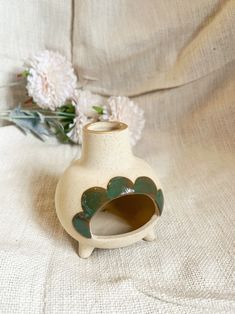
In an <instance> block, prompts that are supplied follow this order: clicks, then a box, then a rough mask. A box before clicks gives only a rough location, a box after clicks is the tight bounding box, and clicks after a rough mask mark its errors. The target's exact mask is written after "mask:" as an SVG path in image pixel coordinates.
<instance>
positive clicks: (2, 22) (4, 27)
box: [0, 0, 72, 109]
mask: <svg viewBox="0 0 235 314" xmlns="http://www.w3.org/2000/svg"><path fill="white" fill-rule="evenodd" d="M71 23H72V1H71V0H59V1H57V0H50V1H48V0H43V1H42V0H20V1H19V0H7V1H4V0H0V108H1V109H3V108H6V107H9V106H11V107H12V106H15V105H16V104H18V103H19V102H23V101H25V97H26V93H25V89H24V88H23V87H21V86H17V87H16V86H14V87H11V88H3V87H4V86H5V85H7V84H9V83H12V82H15V81H17V77H16V75H17V74H19V73H21V72H22V70H23V65H24V62H25V60H27V59H28V58H29V57H31V56H32V55H33V54H35V53H37V52H38V51H41V50H44V49H52V50H56V51H59V52H60V53H62V54H64V55H65V56H66V57H67V58H68V59H70V58H71V26H72V24H71Z"/></svg>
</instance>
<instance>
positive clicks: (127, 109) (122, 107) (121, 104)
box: [108, 96, 145, 146]
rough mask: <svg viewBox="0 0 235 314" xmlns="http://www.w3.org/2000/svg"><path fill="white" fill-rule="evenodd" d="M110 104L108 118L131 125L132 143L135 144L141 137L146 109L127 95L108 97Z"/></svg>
mask: <svg viewBox="0 0 235 314" xmlns="http://www.w3.org/2000/svg"><path fill="white" fill-rule="evenodd" d="M108 104H109V107H110V116H109V118H108V120H109V121H120V122H124V123H126V124H127V125H128V127H129V132H130V138H131V145H133V146H134V145H135V144H136V143H137V141H138V140H139V139H140V138H141V134H142V131H143V128H144V124H145V119H144V111H143V110H142V109H141V108H139V107H138V106H137V105H136V104H135V103H134V102H133V101H132V100H130V99H129V98H128V97H125V96H118V97H115V96H112V97H110V98H109V99H108Z"/></svg>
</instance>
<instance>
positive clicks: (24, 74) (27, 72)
mask: <svg viewBox="0 0 235 314" xmlns="http://www.w3.org/2000/svg"><path fill="white" fill-rule="evenodd" d="M21 75H22V76H23V77H25V78H27V77H28V76H29V75H30V72H29V70H25V71H23V72H22V73H21Z"/></svg>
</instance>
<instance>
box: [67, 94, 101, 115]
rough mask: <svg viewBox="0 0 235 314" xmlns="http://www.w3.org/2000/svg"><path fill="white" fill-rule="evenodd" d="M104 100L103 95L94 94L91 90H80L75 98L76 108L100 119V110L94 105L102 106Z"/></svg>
mask: <svg viewBox="0 0 235 314" xmlns="http://www.w3.org/2000/svg"><path fill="white" fill-rule="evenodd" d="M103 102H104V100H103V98H102V97H101V96H99V95H96V94H92V93H91V92H90V91H89V90H78V91H76V93H75V97H74V98H73V104H74V106H75V107H76V110H77V111H79V112H81V113H83V114H84V115H85V116H87V117H89V118H93V119H98V112H97V111H95V110H94V108H93V107H96V106H97V107H100V106H101V105H102V103H103Z"/></svg>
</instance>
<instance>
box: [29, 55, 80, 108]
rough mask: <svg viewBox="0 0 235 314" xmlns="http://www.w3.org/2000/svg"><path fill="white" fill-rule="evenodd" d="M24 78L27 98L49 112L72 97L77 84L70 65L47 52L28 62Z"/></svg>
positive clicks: (62, 58)
mask: <svg viewBox="0 0 235 314" xmlns="http://www.w3.org/2000/svg"><path fill="white" fill-rule="evenodd" d="M26 78H27V85H26V88H27V90H28V94H29V96H31V97H32V98H33V100H34V102H35V103H36V104H37V105H38V106H39V107H41V108H43V109H51V110H55V109H56V108H57V107H60V106H62V105H63V104H64V103H65V101H66V100H67V99H69V98H71V97H73V95H74V92H75V88H76V82H77V78H76V76H75V74H74V70H73V68H72V65H71V63H70V62H69V61H67V60H66V59H65V57H64V56H62V55H60V54H59V53H57V52H52V51H49V50H45V51H42V52H40V53H39V54H37V55H36V56H34V57H33V58H32V59H31V60H30V61H29V63H28V68H27V76H26Z"/></svg>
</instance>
